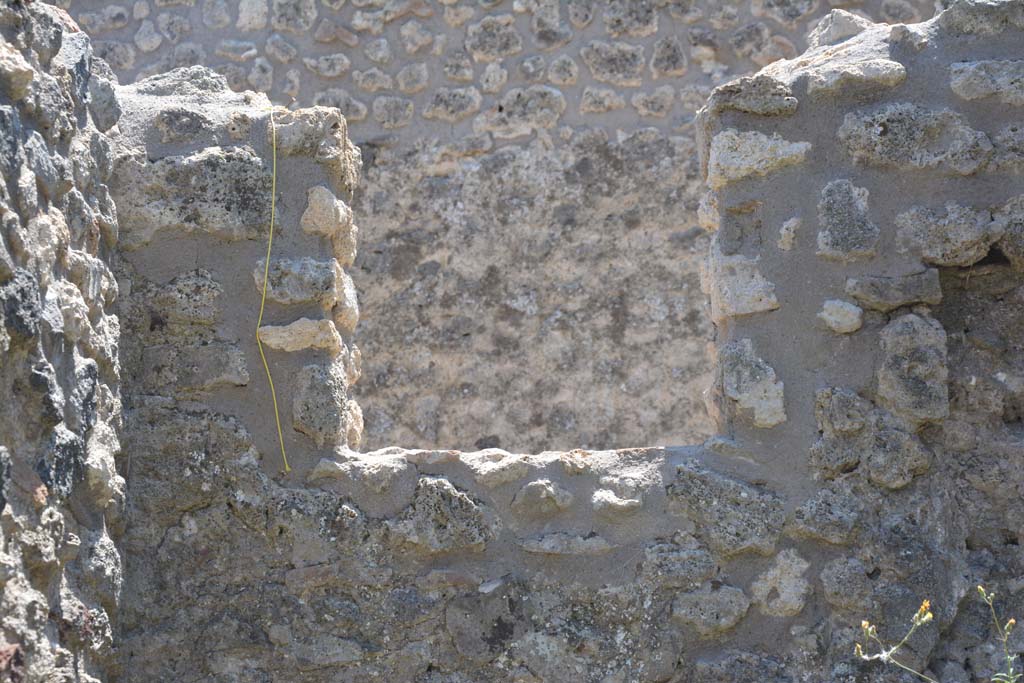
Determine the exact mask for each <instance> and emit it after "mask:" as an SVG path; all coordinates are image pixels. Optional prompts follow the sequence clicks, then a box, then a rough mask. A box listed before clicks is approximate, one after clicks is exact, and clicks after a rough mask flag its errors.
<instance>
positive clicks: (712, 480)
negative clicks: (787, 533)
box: [669, 463, 785, 557]
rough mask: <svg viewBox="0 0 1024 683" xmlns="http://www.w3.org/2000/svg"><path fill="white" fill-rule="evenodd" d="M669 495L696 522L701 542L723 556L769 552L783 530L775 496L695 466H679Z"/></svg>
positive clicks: (778, 505) (780, 510)
mask: <svg viewBox="0 0 1024 683" xmlns="http://www.w3.org/2000/svg"><path fill="white" fill-rule="evenodd" d="M669 495H670V496H672V497H673V498H674V499H675V500H677V501H678V502H679V504H680V505H681V506H682V507H683V509H684V510H685V511H686V512H687V514H689V515H690V516H692V517H693V518H694V520H696V521H697V523H698V529H699V530H700V531H701V533H702V534H703V536H704V540H705V541H706V542H707V544H708V545H709V546H710V547H711V548H712V549H714V550H716V551H718V552H720V553H722V554H723V555H725V556H727V557H728V556H732V555H736V554H738V553H742V552H745V551H754V552H757V553H761V554H768V553H770V552H771V551H772V550H773V549H774V547H775V541H776V539H777V538H778V536H779V533H780V531H781V529H782V524H783V522H784V521H785V515H784V513H783V510H782V501H781V500H780V499H779V498H777V497H776V496H775V495H774V494H772V493H769V492H766V491H762V490H759V489H757V488H755V487H753V486H750V485H748V484H744V483H742V482H740V481H737V480H735V479H732V478H730V477H727V476H725V475H722V474H718V473H716V472H712V471H710V470H707V469H705V468H703V467H701V466H700V465H698V464H697V463H687V464H684V465H680V466H679V468H678V470H677V473H676V480H675V481H674V482H673V483H672V484H670V485H669Z"/></svg>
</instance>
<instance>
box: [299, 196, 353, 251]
mask: <svg viewBox="0 0 1024 683" xmlns="http://www.w3.org/2000/svg"><path fill="white" fill-rule="evenodd" d="M299 226H300V227H301V228H302V230H303V231H304V232H307V233H309V234H311V235H322V236H324V237H327V238H330V239H334V238H336V237H341V235H342V234H343V233H344V232H346V231H347V230H349V229H350V228H351V227H352V209H351V208H349V206H348V204H346V203H345V202H344V201H342V200H340V199H338V198H337V197H336V196H334V193H333V192H331V191H330V190H329V189H327V188H326V187H324V186H323V185H315V186H313V187H311V188H309V189H308V190H306V209H305V211H303V212H302V218H300V219H299Z"/></svg>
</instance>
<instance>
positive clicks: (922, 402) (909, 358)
mask: <svg viewBox="0 0 1024 683" xmlns="http://www.w3.org/2000/svg"><path fill="white" fill-rule="evenodd" d="M879 341H880V344H881V348H882V354H883V359H882V364H881V367H879V369H878V396H879V400H880V402H881V403H882V405H884V406H885V407H886V408H888V409H889V410H890V411H891V412H892V413H893V414H895V415H897V416H899V417H901V418H903V419H906V420H907V421H908V422H910V423H911V424H921V423H923V422H928V421H934V420H941V419H942V418H944V417H946V416H947V415H948V414H949V389H948V387H947V379H948V376H949V371H948V368H947V366H946V332H945V330H943V329H942V325H941V324H939V323H938V322H937V321H936V320H934V319H932V318H930V317H927V316H924V317H922V316H920V315H916V314H913V313H911V314H907V315H904V316H900V317H899V318H896V319H895V320H893V321H892V322H890V323H889V324H888V325H886V326H885V328H884V329H883V330H882V331H881V333H880V334H879Z"/></svg>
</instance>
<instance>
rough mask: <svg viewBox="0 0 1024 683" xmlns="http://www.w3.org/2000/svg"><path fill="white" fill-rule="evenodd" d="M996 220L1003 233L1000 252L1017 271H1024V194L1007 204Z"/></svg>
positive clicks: (998, 212) (997, 213)
mask: <svg viewBox="0 0 1024 683" xmlns="http://www.w3.org/2000/svg"><path fill="white" fill-rule="evenodd" d="M994 219H995V221H996V222H997V223H998V224H999V226H1000V228H1002V231H1003V238H1002V239H1001V240H999V248H1000V250H1001V251H1002V252H1003V254H1004V255H1005V256H1006V258H1008V259H1009V260H1010V264H1011V265H1012V266H1013V267H1014V268H1015V269H1016V270H1018V271H1021V270H1024V194H1019V195H1017V196H1016V197H1014V198H1012V199H1010V200H1009V201H1008V202H1006V204H1004V205H1003V207H1002V208H1001V209H999V210H998V211H997V212H996V213H995V214H994Z"/></svg>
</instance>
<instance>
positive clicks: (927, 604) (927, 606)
mask: <svg viewBox="0 0 1024 683" xmlns="http://www.w3.org/2000/svg"><path fill="white" fill-rule="evenodd" d="M931 608H932V602H931V600H925V601H924V602H922V603H921V606H920V607H919V608H918V610H917V613H918V614H920V615H921V616H924V613H925V612H927V611H928V610H930V609H931Z"/></svg>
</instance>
